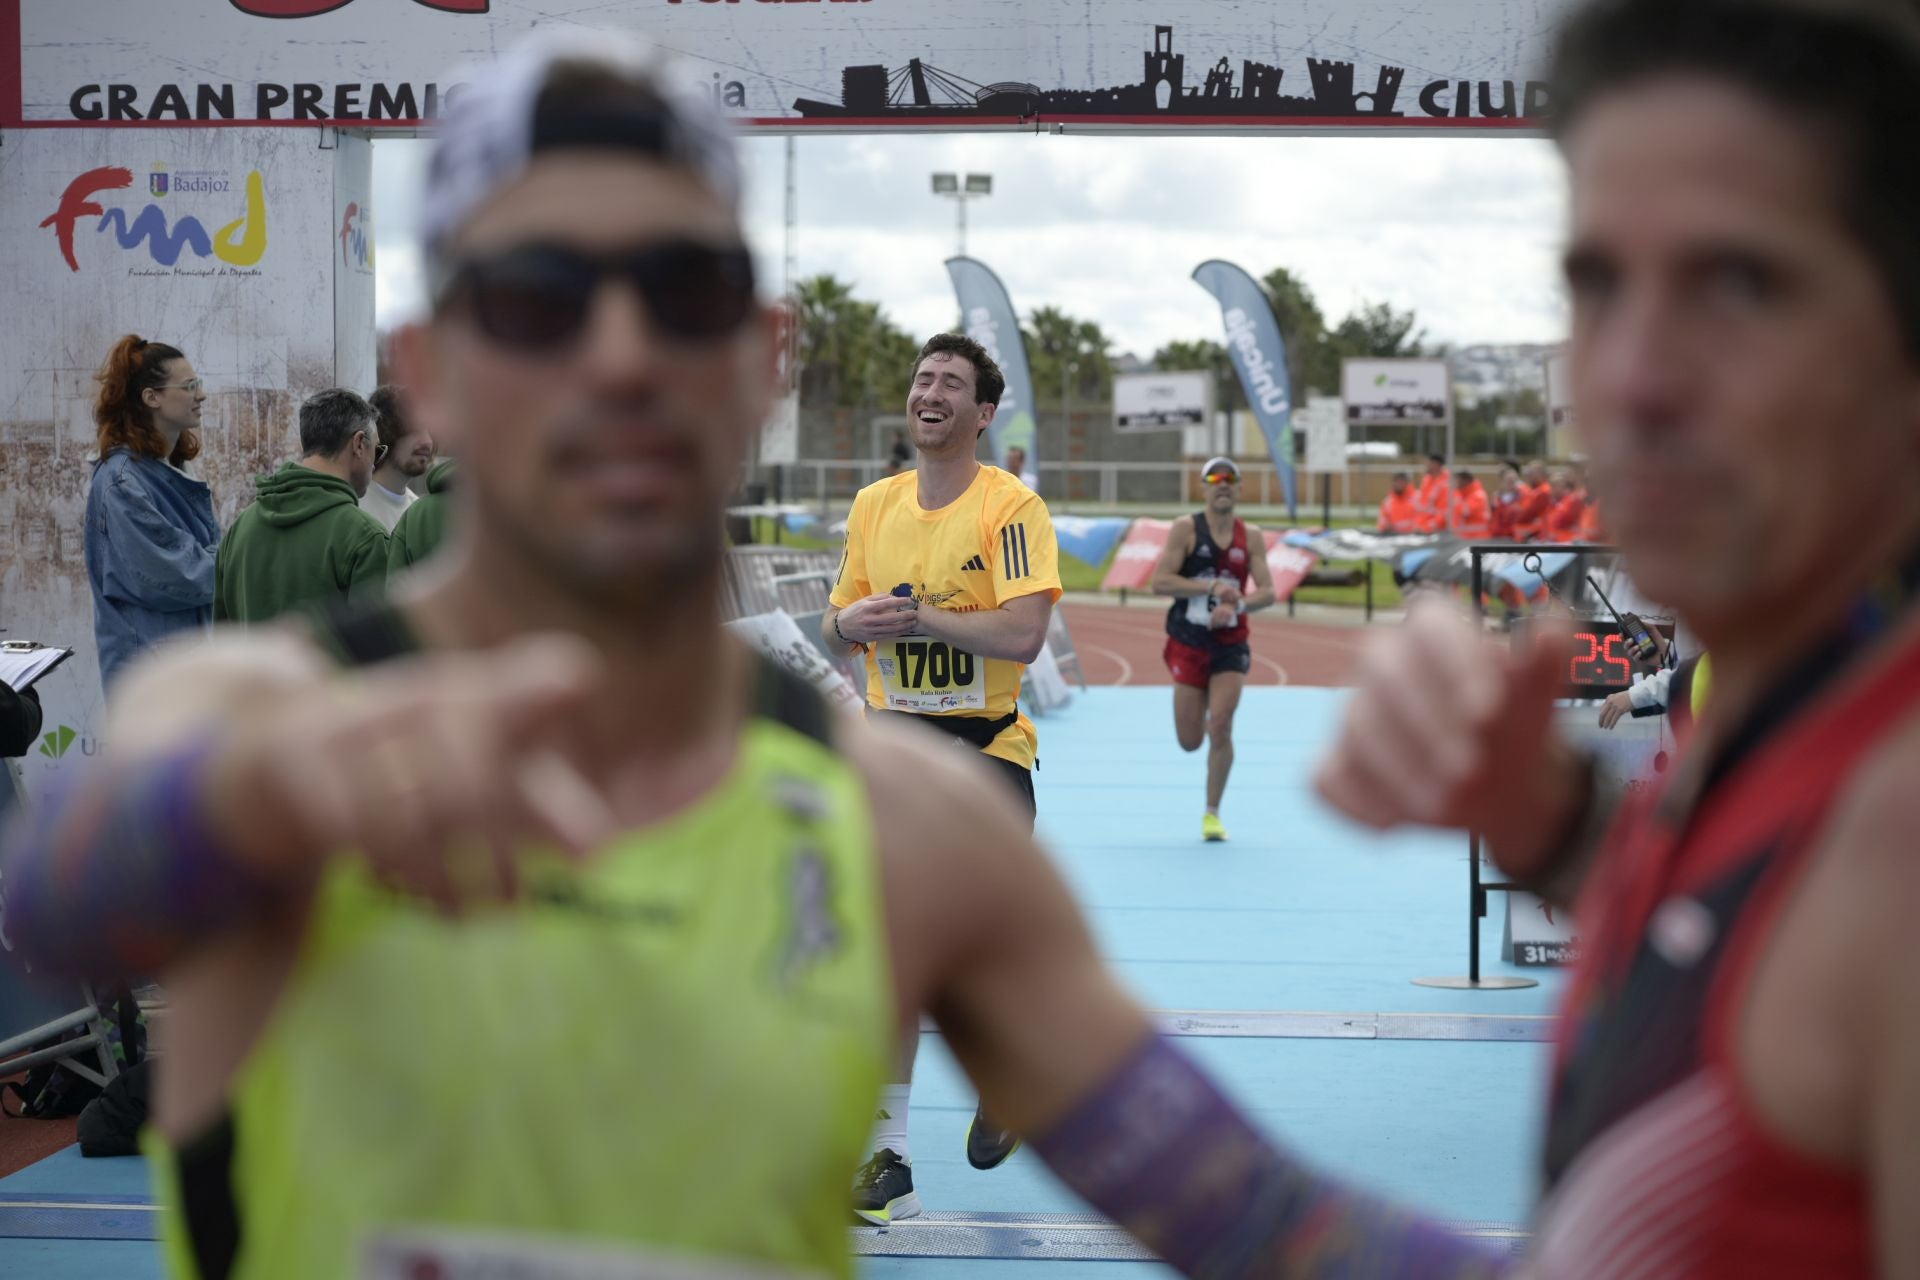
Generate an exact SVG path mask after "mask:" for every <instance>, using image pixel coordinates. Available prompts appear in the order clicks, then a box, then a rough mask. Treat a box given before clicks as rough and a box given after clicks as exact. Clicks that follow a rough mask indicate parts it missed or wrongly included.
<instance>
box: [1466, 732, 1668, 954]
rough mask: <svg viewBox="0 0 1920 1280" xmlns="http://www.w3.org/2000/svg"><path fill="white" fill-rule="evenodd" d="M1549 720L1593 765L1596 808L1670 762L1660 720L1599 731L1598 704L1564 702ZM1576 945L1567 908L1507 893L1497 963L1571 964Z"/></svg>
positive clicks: (1646, 781)
mask: <svg viewBox="0 0 1920 1280" xmlns="http://www.w3.org/2000/svg"><path fill="white" fill-rule="evenodd" d="M1554 721H1555V725H1556V727H1557V729H1558V731H1559V734H1560V737H1561V739H1562V740H1563V741H1565V742H1566V743H1567V744H1568V745H1569V746H1571V747H1573V748H1574V749H1575V750H1577V751H1580V752H1582V753H1584V754H1585V755H1586V757H1587V758H1588V759H1590V760H1592V761H1593V766H1594V789H1595V794H1596V797H1597V799H1598V800H1599V801H1600V802H1601V803H1604V804H1614V803H1617V802H1618V801H1619V800H1621V799H1623V798H1624V797H1626V796H1627V795H1628V794H1630V793H1632V792H1635V791H1639V790H1642V789H1644V788H1646V787H1650V786H1652V785H1653V784H1654V782H1655V781H1656V780H1657V779H1658V777H1659V775H1660V774H1661V773H1662V772H1663V771H1664V770H1665V769H1666V768H1667V766H1668V764H1669V763H1670V762H1671V758H1672V751H1673V736H1672V734H1671V733H1669V732H1668V729H1667V720H1666V717H1665V716H1652V717H1647V718H1644V719H1639V720H1635V719H1633V718H1631V717H1628V718H1624V719H1622V720H1621V721H1620V722H1619V723H1617V724H1616V725H1614V727H1613V728H1611V729H1602V728H1601V727H1600V707H1599V704H1598V703H1595V702H1565V703H1562V704H1560V706H1559V707H1557V708H1556V709H1555V711H1554ZM1579 946H1580V940H1579V938H1578V936H1577V935H1576V934H1575V932H1574V922H1573V918H1572V916H1571V914H1570V913H1569V912H1568V911H1567V910H1566V909H1564V908H1561V907H1555V906H1551V905H1549V904H1547V903H1545V902H1543V901H1541V900H1540V899H1539V898H1537V897H1535V896H1534V895H1533V894H1531V893H1521V892H1519V891H1517V890H1516V891H1512V892H1509V893H1508V894H1507V928H1506V936H1505V937H1504V938H1503V939H1502V942H1501V947H1500V955H1501V958H1502V959H1504V960H1506V961H1507V962H1508V963H1510V964H1517V965H1562V964H1572V963H1573V962H1574V960H1575V959H1577V958H1578V954H1579Z"/></svg>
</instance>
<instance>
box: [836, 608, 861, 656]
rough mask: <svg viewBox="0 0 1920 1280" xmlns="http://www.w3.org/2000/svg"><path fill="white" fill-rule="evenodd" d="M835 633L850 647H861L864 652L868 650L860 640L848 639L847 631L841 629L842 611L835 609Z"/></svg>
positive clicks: (842, 642) (841, 641)
mask: <svg viewBox="0 0 1920 1280" xmlns="http://www.w3.org/2000/svg"><path fill="white" fill-rule="evenodd" d="M833 634H834V635H836V636H839V637H840V643H841V644H844V645H846V646H847V647H848V648H850V649H859V650H860V651H862V652H863V653H864V652H865V651H866V648H867V646H866V645H864V644H862V643H861V642H860V641H858V640H849V639H847V633H846V632H844V631H842V630H841V629H840V613H839V611H838V610H835V611H834V615H833Z"/></svg>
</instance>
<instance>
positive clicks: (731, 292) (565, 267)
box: [435, 240, 754, 352]
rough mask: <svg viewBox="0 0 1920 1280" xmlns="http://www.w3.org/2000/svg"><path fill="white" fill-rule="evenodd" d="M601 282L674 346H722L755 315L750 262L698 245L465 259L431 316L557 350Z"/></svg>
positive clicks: (536, 348) (738, 249)
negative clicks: (635, 299) (631, 299)
mask: <svg viewBox="0 0 1920 1280" xmlns="http://www.w3.org/2000/svg"><path fill="white" fill-rule="evenodd" d="M609 280H619V281H623V282H624V283H626V284H628V285H631V286H632V287H633V289H634V291H635V292H636V293H638V294H639V295H640V297H641V299H642V300H643V301H644V302H645V303H646V306H647V311H648V313H649V314H650V315H651V316H652V317H653V322H654V324H655V325H656V326H658V328H659V329H660V330H661V331H662V332H663V333H664V334H665V335H666V336H667V337H669V338H672V339H676V340H678V341H682V342H712V341H714V340H716V339H719V338H724V337H726V336H728V335H729V334H731V333H733V332H734V331H735V330H737V329H738V328H739V327H740V326H741V325H742V324H744V323H746V321H747V319H748V317H749V316H751V315H752V314H753V311H754V279H753V255H752V254H750V253H749V252H748V251H747V250H746V248H745V247H742V246H734V247H724V248H723V247H716V246H714V245H711V244H703V243H701V242H700V241H697V240H667V241H662V242H660V243H656V244H651V245H647V246H645V247H643V248H633V249H623V250H620V251H618V252H615V253H608V254H587V253H581V252H579V251H577V250H574V249H567V248H562V247H561V246H558V245H545V244H534V245H524V246H522V247H520V248H517V249H510V250H508V251H507V252H505V253H502V254H499V255H496V256H494V257H488V258H469V259H466V260H464V261H461V262H458V263H455V264H453V266H452V267H451V269H450V270H449V271H448V272H447V275H446V279H445V283H444V285H443V286H442V287H441V288H440V289H439V290H438V291H437V297H438V301H437V303H436V304H435V309H436V310H437V311H439V312H441V313H442V314H447V313H452V312H458V313H460V314H463V315H464V316H465V317H466V318H467V319H469V320H470V321H472V322H473V325H474V327H475V328H476V329H478V330H479V331H480V332H481V333H482V334H484V335H486V337H488V338H489V339H491V340H492V341H494V342H498V343H500V344H502V345H505V346H512V347H517V348H519V349H521V350H523V351H529V352H546V351H555V350H558V349H559V348H561V347H564V346H566V345H567V344H569V343H571V342H573V341H574V340H575V339H577V338H578V337H579V336H580V333H581V331H582V330H583V329H585V328H586V325H587V319H588V317H589V316H590V315H591V314H592V311H593V300H594V298H595V296H596V295H597V294H598V293H599V291H600V287H601V286H602V285H604V284H605V283H607V281H609Z"/></svg>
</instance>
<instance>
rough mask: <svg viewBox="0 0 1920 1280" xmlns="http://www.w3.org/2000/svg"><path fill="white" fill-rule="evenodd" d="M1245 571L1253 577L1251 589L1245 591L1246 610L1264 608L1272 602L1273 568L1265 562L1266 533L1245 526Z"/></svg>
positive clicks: (1250, 611) (1249, 611) (1251, 610)
mask: <svg viewBox="0 0 1920 1280" xmlns="http://www.w3.org/2000/svg"><path fill="white" fill-rule="evenodd" d="M1247 573H1248V574H1249V575H1250V576H1251V577H1252V578H1253V590H1251V591H1249V592H1247V598H1246V601H1245V603H1246V606H1247V612H1248V613H1252V612H1253V611H1254V610H1256V609H1264V608H1266V607H1267V606H1268V605H1270V604H1272V603H1273V600H1274V592H1273V569H1272V568H1271V567H1270V566H1269V565H1268V564H1267V535H1266V534H1264V533H1262V532H1260V530H1258V529H1256V528H1254V527H1253V526H1252V525H1248V526H1247Z"/></svg>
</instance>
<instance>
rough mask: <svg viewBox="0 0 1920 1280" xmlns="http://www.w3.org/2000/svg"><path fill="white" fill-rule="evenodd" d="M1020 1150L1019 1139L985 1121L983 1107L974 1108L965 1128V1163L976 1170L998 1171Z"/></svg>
mask: <svg viewBox="0 0 1920 1280" xmlns="http://www.w3.org/2000/svg"><path fill="white" fill-rule="evenodd" d="M1019 1149H1020V1139H1019V1138H1017V1137H1015V1136H1014V1135H1013V1134H1012V1133H1011V1132H1009V1131H1008V1130H1006V1129H1002V1128H1001V1127H1000V1126H999V1125H997V1124H995V1123H994V1122H993V1121H991V1120H989V1119H987V1112H986V1108H985V1107H984V1106H981V1107H975V1108H974V1111H973V1123H972V1124H969V1125H968V1126H967V1163H968V1164H970V1165H972V1166H973V1167H974V1168H976V1169H998V1168H999V1167H1000V1166H1001V1165H1003V1164H1005V1163H1006V1162H1007V1157H1008V1156H1010V1155H1012V1154H1013V1153H1014V1152H1016V1151H1018V1150H1019Z"/></svg>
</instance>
